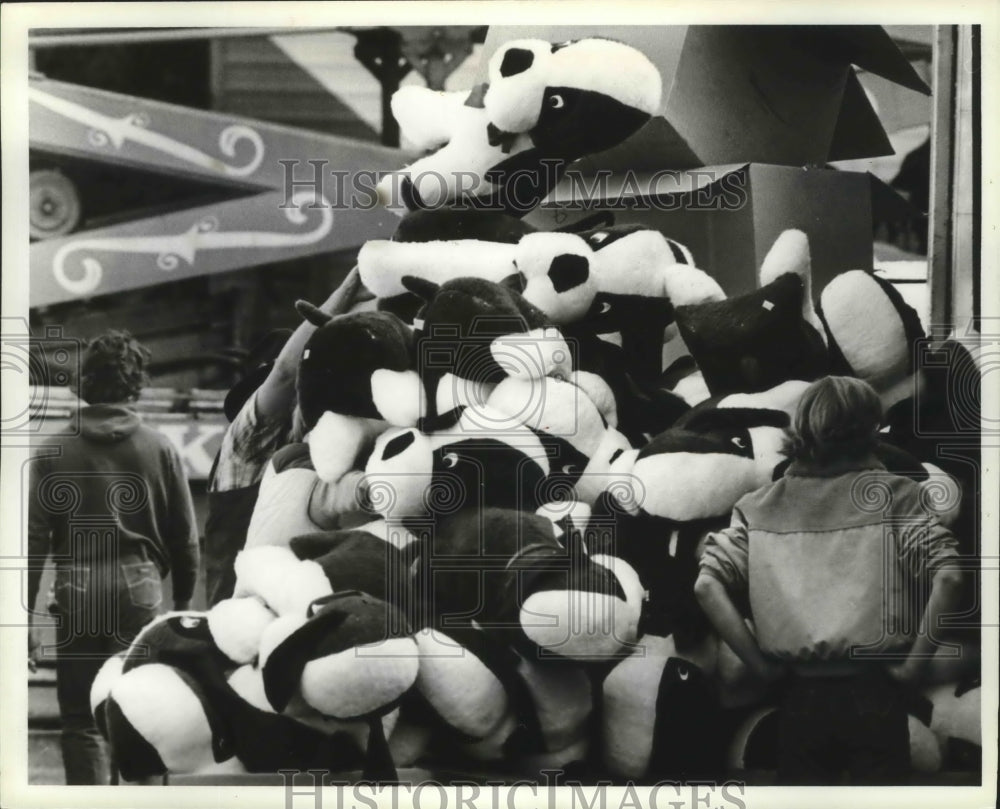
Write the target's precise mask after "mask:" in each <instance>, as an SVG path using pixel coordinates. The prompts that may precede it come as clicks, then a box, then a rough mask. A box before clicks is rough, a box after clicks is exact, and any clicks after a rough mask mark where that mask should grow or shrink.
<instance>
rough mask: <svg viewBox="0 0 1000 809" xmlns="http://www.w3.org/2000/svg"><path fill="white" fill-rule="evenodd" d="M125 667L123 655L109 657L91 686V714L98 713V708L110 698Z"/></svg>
mask: <svg viewBox="0 0 1000 809" xmlns="http://www.w3.org/2000/svg"><path fill="white" fill-rule="evenodd" d="M124 665H125V658H124V656H123V655H120V654H117V655H113V656H111V657H109V658H108V659H107V660H105V661H104V663H103V664H102V665H101V667H100V669H98V671H97V676H96V677H94V682H93V683H91V685H90V713H91V714H94V713H96V712H97V707H98V706H99V705H100V704H101V703H102V702H104V700H106V699H107V698H108V694H110V693H111V686H113V685H114V684H115V681H116V680H117V679H118V678H119V677H121V676H122V666H124Z"/></svg>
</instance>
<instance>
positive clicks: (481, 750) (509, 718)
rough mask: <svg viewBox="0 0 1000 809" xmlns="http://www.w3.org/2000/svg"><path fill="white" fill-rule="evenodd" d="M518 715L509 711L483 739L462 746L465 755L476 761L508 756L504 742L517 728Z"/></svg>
mask: <svg viewBox="0 0 1000 809" xmlns="http://www.w3.org/2000/svg"><path fill="white" fill-rule="evenodd" d="M517 727H518V722H517V717H516V716H515V715H514V714H513V713H511V712H508V713H506V714H505V715H504V717H503V719H502V720H501V721H500V724H499V725H497V727H496V728H495V729H494V730H493V732H492V733H490V734H489V735H488V736H486V737H485V738H483V739H480V740H479V741H474V742H467V743H466V744H463V745H462V747H461V750H462V753H463V755H465V756H467V757H469V758H470V759H473V760H475V761H490V762H494V761H500V760H501V759H503V758H505V757H506V754H505V751H504V743H505V742H506V741H507V739H509V738H510V735H511V734H512V733H513V732H514V731H515V730H517Z"/></svg>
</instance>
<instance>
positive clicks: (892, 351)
mask: <svg viewBox="0 0 1000 809" xmlns="http://www.w3.org/2000/svg"><path fill="white" fill-rule="evenodd" d="M820 304H821V305H822V308H823V316H824V317H825V318H826V322H827V325H828V326H829V327H830V331H831V333H832V335H833V338H834V340H835V341H836V343H837V345H838V346H839V347H840V350H841V353H843V355H844V357H845V359H846V360H847V361H848V363H850V365H851V368H853V369H854V373H855V374H857V376H859V377H860V378H861V379H864V380H865V381H866V382H868V383H869V384H870V385H872V387H874V388H875V390H876V391H878V392H879V393H880V394H883V393H884V392H886V391H887V390H888V389H890V388H892V387H893V386H894V385H895V384H896V383H898V382H899V381H900V380H901V379H904V378H907V377H908V362H909V359H910V357H909V351H910V349H909V348H908V346H907V344H906V332H905V331H904V329H903V322H902V321H901V320H900V318H899V314H898V313H897V311H896V307H895V306H893V304H892V301H890V300H889V299H888V298H887V297H886V295H885V293H884V292H883V291H882V289H881V287H880V286H879V284H878V282H877V281H875V279H874V278H873V277H872V276H871V275H869V274H868V273H866V272H864V271H862V270H851V271H850V272H845V273H841V274H840V275H838V276H837V277H836V278H834V279H833V280H832V281H830V283H829V284H827V285H826V287H825V288H824V289H823V293H822V294H821V295H820ZM883 403H885V402H883Z"/></svg>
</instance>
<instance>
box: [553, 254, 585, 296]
mask: <svg viewBox="0 0 1000 809" xmlns="http://www.w3.org/2000/svg"><path fill="white" fill-rule="evenodd" d="M589 275H590V262H589V261H587V257H586V256H576V255H573V254H572V253H563V254H562V255H561V256H556V257H555V258H554V259H552V263H551V264H550V265H549V279H550V280H551V281H552V288H553V289H554V290H555V291H556V292H565V291H566V290H568V289H572V288H573V287H578V286H580V284H582V283H584V282H585V281H586V280H587V277H588V276H589Z"/></svg>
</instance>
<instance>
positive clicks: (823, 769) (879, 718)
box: [778, 669, 910, 786]
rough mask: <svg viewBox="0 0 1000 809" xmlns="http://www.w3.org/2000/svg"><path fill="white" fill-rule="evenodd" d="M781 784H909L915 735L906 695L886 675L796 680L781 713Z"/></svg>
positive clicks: (877, 673)
mask: <svg viewBox="0 0 1000 809" xmlns="http://www.w3.org/2000/svg"><path fill="white" fill-rule="evenodd" d="M778 746H779V760H778V781H779V783H782V784H800V785H806V784H811V785H824V786H828V785H835V784H838V783H840V776H841V774H842V773H843V771H844V770H846V771H847V774H848V778H849V782H850V783H852V784H869V785H879V784H881V785H892V784H896V785H898V784H905V783H906V779H907V776H908V773H909V769H910V734H909V729H908V727H907V712H906V707H905V700H904V696H903V692H902V689H901V687H900V686H899V684H897V683H896V682H895V681H894V680H892V678H890V677H889V675H887V674H886V673H885V672H884V671H881V670H875V669H873V670H870V671H865V672H863V673H861V674H859V675H857V676H853V677H822V678H821V677H796V678H793V679H792V680H791V682H790V687H789V690H788V692H787V693H786V695H785V699H784V701H783V703H782V709H781V723H780V729H779V745H778Z"/></svg>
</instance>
